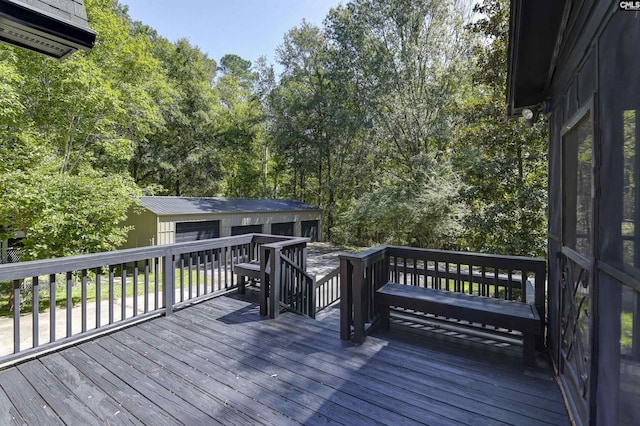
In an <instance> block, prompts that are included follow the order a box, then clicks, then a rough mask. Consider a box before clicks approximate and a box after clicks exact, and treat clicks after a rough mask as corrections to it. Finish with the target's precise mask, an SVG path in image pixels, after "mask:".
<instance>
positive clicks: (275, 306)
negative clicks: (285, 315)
mask: <svg viewBox="0 0 640 426" xmlns="http://www.w3.org/2000/svg"><path fill="white" fill-rule="evenodd" d="M281 251H282V248H281V247H280V246H276V247H274V248H273V249H272V252H271V256H270V259H269V265H270V269H271V272H270V276H271V282H270V285H269V318H271V319H274V318H278V315H280V286H281V284H282V282H281V281H282V277H281V274H280V265H281V262H280V252H281Z"/></svg>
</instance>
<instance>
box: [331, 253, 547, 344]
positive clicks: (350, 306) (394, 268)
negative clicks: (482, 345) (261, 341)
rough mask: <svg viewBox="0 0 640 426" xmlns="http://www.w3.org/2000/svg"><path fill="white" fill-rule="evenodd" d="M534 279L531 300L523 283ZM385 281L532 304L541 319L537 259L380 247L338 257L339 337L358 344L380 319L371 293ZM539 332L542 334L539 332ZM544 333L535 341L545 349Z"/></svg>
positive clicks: (541, 278) (542, 264)
mask: <svg viewBox="0 0 640 426" xmlns="http://www.w3.org/2000/svg"><path fill="white" fill-rule="evenodd" d="M530 274H532V275H533V277H532V278H533V280H534V289H535V290H534V292H535V296H534V298H533V300H529V298H528V296H527V283H528V280H529V278H530ZM389 281H394V282H399V283H401V284H406V285H415V286H424V287H429V288H437V289H442V290H448V291H456V292H465V293H469V294H476V295H481V296H487V297H500V298H505V299H509V300H519V301H521V302H523V303H532V304H534V305H535V307H536V309H537V311H538V314H539V315H540V317H541V318H545V317H546V316H545V315H546V306H545V290H546V261H545V260H544V259H541V258H531V257H522V256H505V255H493V254H485V253H470V252H455V251H446V250H431V249H422V248H413V247H400V246H388V245H380V246H377V247H374V248H372V249H369V250H367V251H365V252H362V253H358V254H341V255H340V293H341V304H340V317H341V319H340V336H341V338H342V339H343V340H353V341H362V339H364V336H365V335H366V332H367V331H368V330H369V329H371V328H372V327H374V326H375V325H376V322H377V320H378V318H379V313H378V311H377V307H376V306H375V301H374V299H375V292H376V290H377V289H378V288H380V287H381V286H382V285H384V284H385V283H387V282H389ZM542 327H544V325H542ZM542 331H544V330H542ZM543 336H544V333H541V334H540V338H539V339H538V341H537V343H536V344H537V346H538V347H539V348H541V347H543V346H544V337H543Z"/></svg>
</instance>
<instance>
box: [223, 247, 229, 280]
mask: <svg viewBox="0 0 640 426" xmlns="http://www.w3.org/2000/svg"><path fill="white" fill-rule="evenodd" d="M222 250H223V251H224V288H225V289H227V288H229V276H228V271H227V269H228V265H227V263H228V262H227V261H228V259H227V257H228V256H229V252H228V250H227V248H226V247H223V248H222Z"/></svg>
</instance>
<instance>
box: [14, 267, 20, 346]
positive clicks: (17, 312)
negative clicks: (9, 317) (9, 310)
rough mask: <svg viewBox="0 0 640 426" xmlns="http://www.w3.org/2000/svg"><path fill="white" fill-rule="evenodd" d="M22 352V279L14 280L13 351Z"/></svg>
mask: <svg viewBox="0 0 640 426" xmlns="http://www.w3.org/2000/svg"><path fill="white" fill-rule="evenodd" d="M18 352H20V280H13V353H14V354H17V353H18Z"/></svg>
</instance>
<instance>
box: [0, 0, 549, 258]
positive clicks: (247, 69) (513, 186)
mask: <svg viewBox="0 0 640 426" xmlns="http://www.w3.org/2000/svg"><path fill="white" fill-rule="evenodd" d="M469 4H470V2H468V1H465V0H419V1H408V0H388V1H382V0H354V1H352V2H350V3H347V4H346V5H344V6H340V7H338V8H336V9H334V10H332V11H331V12H330V14H329V15H328V17H327V19H326V21H325V24H324V26H323V27H315V26H313V25H310V24H309V23H307V22H304V21H303V22H302V23H301V24H300V25H299V26H298V27H296V28H293V29H291V30H290V31H289V32H288V33H287V34H286V36H285V38H284V40H283V43H282V45H281V46H280V47H279V48H278V51H277V60H278V62H279V65H280V66H281V67H282V74H281V75H280V76H276V75H275V71H274V68H273V67H272V66H270V65H269V64H267V63H266V62H265V61H264V60H261V61H258V63H257V64H255V65H254V64H251V62H249V61H247V60H245V59H243V58H241V57H239V56H237V55H234V54H228V55H225V56H224V57H222V58H220V61H219V63H216V61H214V60H212V59H210V58H208V57H207V55H206V54H204V53H203V52H202V51H201V50H200V49H199V48H198V47H197V46H193V45H191V44H190V43H189V41H188V40H186V39H182V40H178V41H176V42H170V41H168V40H167V39H165V38H163V37H162V36H161V35H159V34H158V33H157V32H156V31H155V30H154V29H153V28H150V27H148V26H146V25H144V24H142V23H140V22H133V21H131V19H130V18H129V16H128V14H127V9H126V7H123V6H121V5H120V4H119V3H118V1H117V0H87V2H86V5H87V11H88V15H89V19H90V21H91V25H92V27H93V28H95V29H96V30H97V31H98V34H99V35H98V42H97V44H96V47H95V48H94V49H93V50H92V51H91V52H89V53H83V52H80V53H76V54H74V55H73V56H72V57H71V58H70V59H68V60H66V61H63V62H56V61H52V60H49V59H46V58H43V57H40V56H37V55H35V54H33V53H29V52H26V51H20V50H17V49H12V48H9V47H0V128H2V130H3V131H2V144H1V146H0V156H2V162H1V164H0V175H1V176H0V178H2V185H1V186H0V197H1V199H0V229H2V230H3V232H5V233H8V232H9V231H11V230H23V231H24V232H25V234H26V235H27V239H26V240H25V244H26V246H27V247H28V251H29V253H30V254H31V255H32V256H35V257H42V256H58V255H62V254H72V253H84V252H89V251H96V250H105V249H110V248H115V247H116V246H117V245H118V244H119V242H120V241H122V238H123V237H124V235H125V230H122V229H121V228H120V227H119V226H118V221H119V220H121V219H122V218H123V216H122V215H123V214H124V213H126V212H127V210H128V209H129V208H131V207H132V206H134V205H135V198H136V196H138V195H139V194H141V193H143V192H144V193H147V194H151V193H155V194H170V195H186V196H221V195H223V196H231V197H289V198H298V199H301V200H303V201H306V202H309V203H311V204H316V205H319V206H320V207H322V208H323V210H324V212H325V218H324V224H325V228H326V229H325V236H327V237H328V238H329V239H333V240H336V241H338V242H344V243H351V244H361V245H363V244H367V245H368V244H374V243H378V242H388V243H397V244H409V245H420V246H427V247H432V248H454V247H463V248H466V249H470V250H476V251H489V252H498V253H511V254H541V253H543V251H544V233H545V220H544V208H545V199H546V198H545V196H546V194H545V187H546V183H545V177H546V156H545V155H546V153H545V152H546V147H545V140H546V139H545V137H544V132H545V130H544V125H542V124H538V125H536V126H534V127H532V128H527V127H525V126H524V125H523V124H522V123H519V122H516V121H508V120H507V119H506V117H505V114H506V110H505V106H504V90H505V79H506V43H507V39H506V37H507V31H508V17H507V16H506V13H507V10H508V8H507V7H506V6H507V5H506V0H486V1H485V2H484V3H482V4H481V5H479V6H478V7H477V8H476V9H475V12H476V14H477V15H479V16H480V19H478V20H476V21H475V23H474V24H472V25H469V26H468V27H466V29H465V27H464V24H465V19H466V18H468V17H470V13H469ZM89 200H92V201H93V202H89ZM65 236H68V238H67V237H65Z"/></svg>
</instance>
